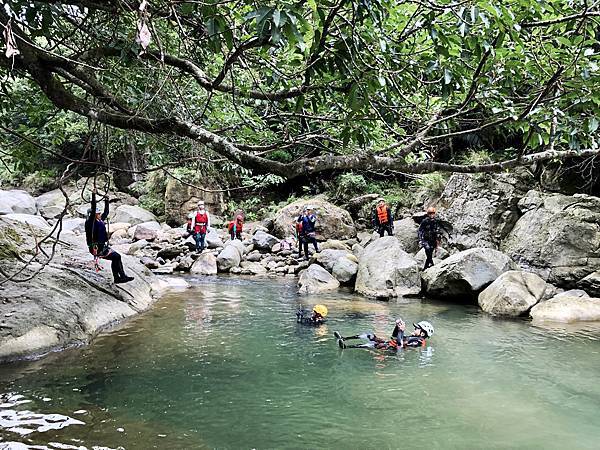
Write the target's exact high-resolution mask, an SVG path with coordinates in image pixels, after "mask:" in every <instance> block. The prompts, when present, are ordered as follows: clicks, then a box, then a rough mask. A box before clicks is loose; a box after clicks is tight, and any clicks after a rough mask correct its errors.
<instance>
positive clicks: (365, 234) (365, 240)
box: [357, 231, 373, 247]
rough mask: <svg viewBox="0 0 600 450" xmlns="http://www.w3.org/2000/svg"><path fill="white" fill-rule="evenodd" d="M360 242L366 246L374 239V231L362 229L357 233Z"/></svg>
mask: <svg viewBox="0 0 600 450" xmlns="http://www.w3.org/2000/svg"><path fill="white" fill-rule="evenodd" d="M357 238H358V242H359V244H360V245H362V246H363V247H366V246H367V245H368V244H369V242H371V241H372V240H373V232H372V231H361V232H360V233H358V235H357Z"/></svg>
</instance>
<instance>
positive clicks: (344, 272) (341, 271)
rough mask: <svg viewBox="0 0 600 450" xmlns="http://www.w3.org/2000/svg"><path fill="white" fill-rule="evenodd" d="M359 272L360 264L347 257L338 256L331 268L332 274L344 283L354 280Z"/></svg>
mask: <svg viewBox="0 0 600 450" xmlns="http://www.w3.org/2000/svg"><path fill="white" fill-rule="evenodd" d="M357 272H358V264H357V263H356V262H354V261H351V260H350V259H348V258H346V257H343V258H338V259H337V261H336V262H335V264H334V265H333V268H332V269H331V274H332V275H333V277H334V278H335V279H336V280H338V281H339V282H340V283H344V284H346V283H350V282H351V281H352V280H354V277H356V273H357Z"/></svg>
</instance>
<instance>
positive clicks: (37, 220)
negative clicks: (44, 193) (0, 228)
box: [4, 213, 50, 231]
mask: <svg viewBox="0 0 600 450" xmlns="http://www.w3.org/2000/svg"><path fill="white" fill-rule="evenodd" d="M4 217H5V218H7V219H10V220H14V221H15V222H20V223H21V224H22V225H21V228H27V225H23V224H28V225H33V226H34V227H37V228H40V229H44V230H46V231H49V230H50V224H49V223H48V222H46V219H44V218H43V217H42V216H34V215H32V214H20V213H19V214H6V215H5V216H4Z"/></svg>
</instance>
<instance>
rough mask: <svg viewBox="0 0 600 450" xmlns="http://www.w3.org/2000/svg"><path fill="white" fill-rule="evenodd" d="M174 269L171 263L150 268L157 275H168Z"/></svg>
mask: <svg viewBox="0 0 600 450" xmlns="http://www.w3.org/2000/svg"><path fill="white" fill-rule="evenodd" d="M174 271H175V267H173V266H171V265H167V264H165V265H163V266H159V267H158V268H156V269H152V273H155V274H157V275H169V274H172V273H173V272H174Z"/></svg>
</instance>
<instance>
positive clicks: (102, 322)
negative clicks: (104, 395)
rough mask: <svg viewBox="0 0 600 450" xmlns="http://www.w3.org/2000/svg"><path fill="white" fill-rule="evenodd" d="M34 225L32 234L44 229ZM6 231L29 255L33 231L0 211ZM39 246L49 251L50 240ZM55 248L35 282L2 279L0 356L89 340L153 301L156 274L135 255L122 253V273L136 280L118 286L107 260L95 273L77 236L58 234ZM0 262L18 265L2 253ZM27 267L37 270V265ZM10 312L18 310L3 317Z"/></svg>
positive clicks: (0, 230)
mask: <svg viewBox="0 0 600 450" xmlns="http://www.w3.org/2000/svg"><path fill="white" fill-rule="evenodd" d="M38 217H39V218H40V219H42V220H43V218H42V217H41V216H38ZM32 227H33V228H35V229H34V233H35V234H36V235H37V234H38V232H40V233H43V232H44V231H45V230H46V229H45V228H44V229H40V228H38V227H36V226H35V225H32ZM6 233H9V234H10V235H11V236H13V240H12V241H13V242H14V244H15V246H16V248H17V252H19V253H20V252H23V253H24V254H23V257H27V259H29V257H30V255H29V256H28V255H27V252H28V251H29V250H30V249H32V248H34V246H35V239H34V237H33V236H32V233H31V231H30V230H28V229H26V228H23V227H20V226H15V223H14V222H13V221H11V220H10V219H6V216H1V217H0V236H3V235H5V234H6ZM38 242H39V241H38ZM41 245H42V248H43V249H44V251H45V252H46V253H47V254H50V252H51V245H52V243H48V244H46V243H42V244H41ZM3 250H6V245H3ZM55 250H56V252H55V254H54V258H53V259H52V262H51V263H50V264H48V265H47V266H46V267H45V268H44V269H43V270H42V271H41V272H40V273H38V274H37V275H36V277H35V279H34V281H33V282H30V283H15V282H12V281H7V282H5V283H4V284H3V286H2V287H3V289H2V291H1V292H0V297H1V299H2V300H1V301H0V317H2V318H3V322H2V326H3V328H2V333H0V360H3V361H4V360H12V359H15V358H23V357H31V356H34V355H42V354H46V353H48V352H50V351H53V350H59V349H62V348H65V347H70V346H72V345H74V344H79V345H80V344H82V343H86V342H89V341H90V340H92V339H93V338H94V337H95V336H96V335H97V334H98V333H99V332H100V330H102V329H104V328H106V327H107V326H108V325H110V324H114V323H117V322H118V321H121V320H123V319H124V318H127V317H130V316H133V315H136V314H138V313H139V312H140V311H143V310H145V309H147V308H148V307H149V306H150V305H151V304H152V303H153V286H154V280H155V278H154V276H153V275H152V274H151V273H150V271H149V270H148V269H146V268H145V267H144V266H143V265H142V264H141V263H140V262H139V260H138V259H137V258H132V257H130V256H127V255H125V254H122V255H121V256H122V258H123V265H124V267H125V271H126V273H127V274H128V275H132V276H133V277H135V279H134V280H133V281H131V282H129V283H124V284H120V285H118V286H116V285H115V284H114V283H113V279H112V273H111V270H110V261H106V260H100V261H99V264H100V265H101V267H102V270H100V271H99V272H96V271H95V270H94V266H93V257H92V255H90V253H89V252H88V249H87V245H86V242H85V239H82V238H81V237H80V236H75V235H74V234H72V233H65V234H61V239H60V241H59V242H58V243H57V244H56V248H55ZM0 266H1V268H2V270H3V271H5V272H8V273H11V274H12V273H14V271H15V269H18V268H20V264H19V262H18V261H16V260H15V259H14V258H6V257H2V258H0ZM30 268H31V269H35V268H36V266H35V264H34V265H32V266H30ZM30 274H31V270H30V269H26V270H25V271H24V272H23V273H22V274H21V275H22V276H23V275H24V276H27V275H30ZM13 311H16V312H17V313H16V314H14V315H13V316H11V317H6V314H7V313H11V312H13ZM6 330H9V331H8V332H7V331H6Z"/></svg>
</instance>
